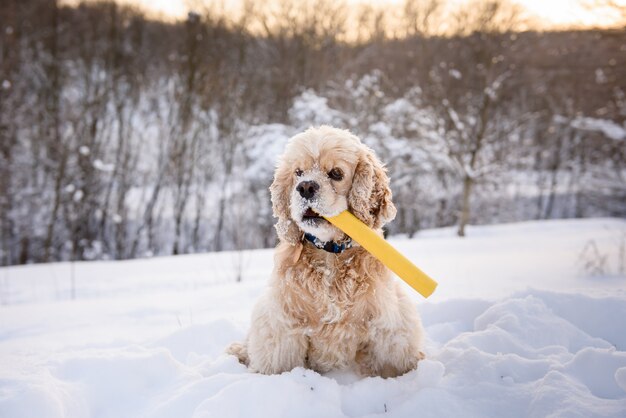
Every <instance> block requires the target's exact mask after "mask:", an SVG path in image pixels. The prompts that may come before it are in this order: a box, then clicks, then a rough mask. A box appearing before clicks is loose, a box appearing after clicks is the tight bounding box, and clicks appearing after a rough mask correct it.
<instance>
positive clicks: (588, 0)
mask: <svg viewBox="0 0 626 418" xmlns="http://www.w3.org/2000/svg"><path fill="white" fill-rule="evenodd" d="M120 1H122V2H127V3H134V4H137V5H140V6H141V7H142V8H144V9H145V10H147V11H149V12H152V13H154V14H155V15H157V16H159V17H162V18H166V19H167V18H174V19H177V18H181V17H184V16H186V14H187V12H188V10H190V9H197V8H199V7H198V5H202V4H219V5H222V7H226V8H227V9H232V10H233V12H235V11H236V10H237V9H238V7H239V6H240V5H241V3H243V1H242V0H221V1H212V2H210V1H204V2H203V1H202V0H120ZM403 2H404V1H403V0H347V3H348V4H349V5H353V6H359V5H363V4H369V5H373V6H374V7H385V8H388V7H392V8H393V7H398V8H400V7H401V6H402V4H403ZM468 2H469V1H468V0H448V1H447V3H448V4H449V5H448V8H449V9H454V8H457V7H463V5H464V3H468ZM511 2H512V3H514V4H518V5H520V6H521V7H522V9H523V10H524V13H525V15H526V17H527V18H528V21H529V23H528V27H529V28H536V29H565V28H572V27H574V28H588V27H610V26H616V25H620V24H622V23H623V16H624V14H625V12H624V11H625V10H626V0H613V1H610V0H609V1H604V0H601V1H598V0H512V1H511ZM606 3H612V7H610V6H606V5H605V4H606ZM200 7H202V6H200ZM620 8H621V10H619V9H620Z"/></svg>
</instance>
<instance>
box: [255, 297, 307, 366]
mask: <svg viewBox="0 0 626 418" xmlns="http://www.w3.org/2000/svg"><path fill="white" fill-rule="evenodd" d="M272 302H273V300H272V298H271V296H269V295H266V296H264V297H262V298H261V299H260V300H259V302H258V303H257V305H256V307H255V309H254V312H253V313H252V326H251V328H250V334H249V335H248V346H247V351H248V358H249V367H250V369H251V370H253V371H256V372H259V373H263V374H278V373H282V372H285V371H289V370H292V369H293V368H294V367H305V366H306V353H307V349H308V339H307V337H306V335H305V334H304V332H302V330H299V329H297V328H295V327H293V325H292V324H290V323H289V322H288V321H287V320H286V318H284V317H283V315H281V314H280V312H281V311H280V309H279V308H277V307H276V306H272V305H273V304H272Z"/></svg>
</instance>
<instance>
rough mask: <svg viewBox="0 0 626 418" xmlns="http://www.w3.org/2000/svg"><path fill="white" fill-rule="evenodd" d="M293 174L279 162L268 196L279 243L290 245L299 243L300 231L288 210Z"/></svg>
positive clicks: (285, 165)
mask: <svg viewBox="0 0 626 418" xmlns="http://www.w3.org/2000/svg"><path fill="white" fill-rule="evenodd" d="M293 179H294V173H293V172H291V170H289V169H288V168H287V164H285V163H283V162H282V159H281V160H279V162H278V165H277V167H276V171H275V172H274V181H273V182H272V185H271V186H270V195H271V198H272V210H273V211H274V217H275V218H278V221H277V222H276V225H274V228H276V234H277V235H278V239H279V240H280V241H281V242H287V243H289V244H291V245H295V244H298V243H299V242H300V241H301V238H302V237H301V235H302V233H301V232H300V229H299V228H298V226H297V225H296V223H295V222H294V221H293V220H292V219H291V215H290V210H289V201H290V199H289V195H290V194H291V189H292V188H293Z"/></svg>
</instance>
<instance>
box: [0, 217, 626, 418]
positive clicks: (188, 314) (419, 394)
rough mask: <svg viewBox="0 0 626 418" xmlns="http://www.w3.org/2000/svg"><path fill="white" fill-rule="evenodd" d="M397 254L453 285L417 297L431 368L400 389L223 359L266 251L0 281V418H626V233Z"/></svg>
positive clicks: (595, 231)
mask: <svg viewBox="0 0 626 418" xmlns="http://www.w3.org/2000/svg"><path fill="white" fill-rule="evenodd" d="M392 242H393V243H394V245H396V246H397V247H398V248H399V249H401V251H403V252H404V253H405V254H407V255H408V256H409V257H410V258H411V259H413V260H414V261H415V262H416V263H417V264H418V265H419V266H420V267H421V268H422V269H424V270H425V271H427V272H428V273H430V274H431V275H432V276H433V277H434V278H436V279H437V280H438V281H439V282H440V285H439V288H438V289H437V290H436V292H435V294H434V295H433V296H431V298H429V299H428V300H427V301H426V300H424V299H423V298H422V297H421V296H419V295H418V294H417V293H414V292H413V291H412V290H410V289H409V291H411V292H413V295H414V298H415V304H416V307H417V309H418V310H419V311H420V313H421V315H422V317H423V320H424V324H425V326H426V331H427V333H428V345H427V349H426V353H427V356H428V359H427V360H424V361H423V362H421V363H420V366H419V368H418V370H416V371H414V372H411V373H408V374H407V375H405V376H402V377H399V378H397V379H387V380H384V379H380V378H365V379H361V378H358V377H357V376H355V375H353V374H350V373H345V372H343V373H333V374H331V375H329V376H320V375H319V374H317V373H314V372H312V371H309V370H304V369H295V370H293V371H291V372H288V373H284V374H282V375H280V376H261V375H256V374H251V373H248V372H247V371H246V369H245V367H243V366H241V365H239V364H238V363H237V362H236V361H235V359H234V358H232V357H228V356H225V355H223V354H222V351H223V349H224V347H225V346H226V345H227V344H228V343H230V342H231V341H233V340H237V339H241V338H242V337H243V336H244V335H245V330H246V329H247V327H248V321H249V315H250V310H251V308H252V305H253V303H254V301H255V300H256V298H257V297H258V296H259V294H260V292H261V291H262V290H263V288H264V286H265V282H266V280H267V278H268V276H269V272H270V269H271V251H269V250H263V251H252V252H246V253H243V254H236V253H220V254H205V255H190V256H179V257H167V258H155V259H150V260H137V261H124V262H91V263H77V264H75V265H73V266H72V265H70V264H67V263H63V264H49V265H37V266H27V267H14V268H4V269H0V302H2V306H0V416H1V417H15V418H17V417H115V418H119V417H144V416H146V417H192V416H193V417H231V416H232V417H235V416H241V417H253V416H261V417H265V416H267V417H281V416H284V417H322V416H323V417H357V416H374V415H379V414H380V415H383V414H384V415H385V416H396V417H415V416H420V417H441V416H454V417H459V416H462V417H472V416H494V417H502V416H507V417H516V416H519V417H526V416H536V417H545V416H567V417H569V416H580V417H591V416H614V417H624V416H626V276H625V275H624V269H625V266H624V264H626V260H625V258H626V249H625V247H626V221H624V220H615V219H595V220H594V219H591V220H567V221H549V222H528V223H520V224H510V225H500V226H485V227H480V228H470V230H469V236H468V237H467V238H466V239H458V238H455V237H453V231H452V230H450V229H445V230H433V231H424V232H422V233H421V234H419V235H418V236H417V237H416V238H414V239H412V240H407V239H402V238H399V237H398V238H395V239H392ZM238 270H240V271H241V274H242V277H243V281H242V283H235V282H234V278H235V277H236V272H237V271H238ZM72 276H73V277H74V281H75V291H74V293H75V300H72V299H71V296H72V286H71V282H72V280H71V277H72Z"/></svg>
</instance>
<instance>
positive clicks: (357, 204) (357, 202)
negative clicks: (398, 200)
mask: <svg viewBox="0 0 626 418" xmlns="http://www.w3.org/2000/svg"><path fill="white" fill-rule="evenodd" d="M348 207H349V209H350V211H351V212H352V213H353V214H354V215H355V216H356V217H357V218H359V219H361V220H362V221H363V222H365V223H366V224H367V225H368V226H370V227H371V228H374V229H378V228H381V227H382V226H383V225H385V224H386V223H387V222H390V221H392V220H393V219H394V218H395V217H396V207H395V206H394V204H393V202H392V201H391V189H390V188H389V177H387V171H386V169H385V167H384V166H383V165H382V163H381V162H380V161H379V160H378V158H377V157H376V155H375V154H374V152H373V151H372V150H371V149H370V148H368V147H367V146H365V145H363V148H362V150H361V155H360V156H359V162H358V163H357V166H356V169H355V172H354V176H353V178H352V188H351V189H350V193H349V194H348Z"/></svg>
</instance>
